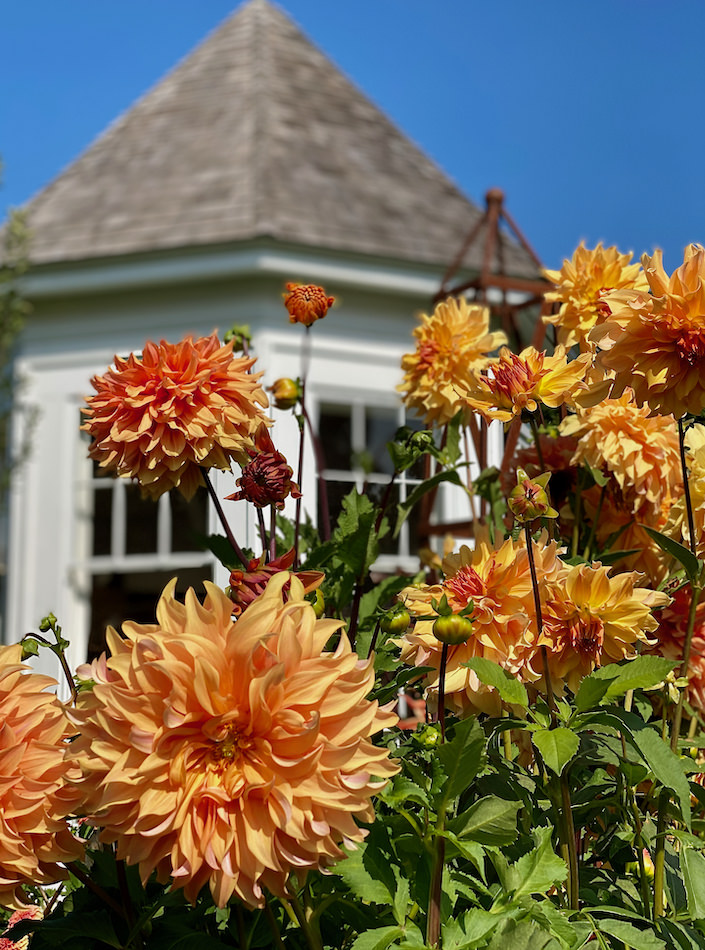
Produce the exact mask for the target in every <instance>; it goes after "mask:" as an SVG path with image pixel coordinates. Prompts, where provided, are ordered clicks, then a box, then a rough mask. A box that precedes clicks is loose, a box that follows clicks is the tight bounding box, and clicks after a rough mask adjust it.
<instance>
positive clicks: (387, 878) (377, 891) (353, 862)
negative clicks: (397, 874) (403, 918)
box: [331, 842, 395, 904]
mask: <svg viewBox="0 0 705 950" xmlns="http://www.w3.org/2000/svg"><path fill="white" fill-rule="evenodd" d="M343 850H345V849H343ZM345 854H346V857H345V858H343V859H342V861H339V862H338V863H337V864H336V865H335V866H334V867H333V868H332V869H331V870H332V871H333V873H334V874H337V875H339V877H342V879H343V880H344V881H345V883H346V884H347V885H348V887H349V888H350V890H351V891H352V892H353V894H355V895H356V896H357V897H359V898H360V899H361V900H363V901H369V902H370V903H373V904H389V903H391V901H392V899H393V892H394V890H395V885H394V875H393V873H392V870H391V868H390V866H389V861H388V859H387V858H386V856H385V855H384V854H382V853H381V852H380V851H379V850H378V849H375V848H370V847H369V845H368V844H367V843H366V842H363V843H362V844H358V846H357V848H356V849H355V851H345Z"/></svg>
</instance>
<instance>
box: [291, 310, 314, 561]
mask: <svg viewBox="0 0 705 950" xmlns="http://www.w3.org/2000/svg"><path fill="white" fill-rule="evenodd" d="M310 330H311V327H310V326H307V327H306V333H305V335H304V342H303V345H302V348H301V396H300V398H299V405H300V406H301V416H300V417H299V465H298V470H297V473H296V483H297V485H298V486H299V492H302V491H303V489H302V482H303V477H304V447H305V445H304V442H305V433H306V429H305V422H306V377H307V376H308V370H309V366H310V364H311V333H310ZM300 526H301V494H299V497H298V498H297V499H296V517H295V521H294V570H295V569H296V568H297V567H298V566H299V529H300Z"/></svg>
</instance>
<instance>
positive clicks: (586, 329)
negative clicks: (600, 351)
mask: <svg viewBox="0 0 705 950" xmlns="http://www.w3.org/2000/svg"><path fill="white" fill-rule="evenodd" d="M631 259H632V255H631V254H620V253H619V251H618V250H617V248H616V247H614V246H612V247H603V246H602V243H601V242H600V244H598V245H597V247H596V248H594V249H593V250H590V249H589V248H587V247H585V245H584V244H580V246H579V247H578V248H576V250H575V253H574V254H573V257H572V259H571V260H564V261H563V266H562V267H561V269H560V270H545V271H544V272H543V274H544V277H547V278H548V280H550V281H551V282H552V283H554V284H555V285H556V290H554V291H550V292H549V293H547V294H545V295H544V296H545V298H546V300H548V301H550V302H557V303H560V305H561V307H560V310H559V311H558V313H556V314H553V315H551V316H546V317H544V318H543V319H544V322H545V323H552V324H553V325H554V326H555V327H556V329H557V332H558V342H559V343H562V344H564V345H565V346H567V347H571V346H574V345H575V344H576V343H577V344H578V345H579V346H580V349H581V350H583V351H584V350H587V349H592V348H594V347H593V346H591V344H590V342H589V340H588V334H589V333H590V331H591V330H592V329H593V327H595V326H597V325H598V324H600V323H603V322H604V321H605V320H606V319H607V317H609V315H610V308H609V305H608V304H607V302H606V300H605V296H606V295H607V294H608V293H609V292H610V291H611V290H622V289H629V290H643V291H647V290H648V284H647V282H646V277H645V276H644V272H643V271H642V269H641V265H640V264H630V263H629V262H630V261H631Z"/></svg>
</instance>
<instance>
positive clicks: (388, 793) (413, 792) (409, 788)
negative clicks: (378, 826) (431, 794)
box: [378, 775, 429, 808]
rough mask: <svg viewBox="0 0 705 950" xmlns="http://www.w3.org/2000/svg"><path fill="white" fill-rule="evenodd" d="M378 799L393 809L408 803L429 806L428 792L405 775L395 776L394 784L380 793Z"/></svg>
mask: <svg viewBox="0 0 705 950" xmlns="http://www.w3.org/2000/svg"><path fill="white" fill-rule="evenodd" d="M378 797H379V798H381V799H382V801H384V802H386V803H387V804H388V805H391V807H392V808H397V807H398V806H399V805H405V804H406V803H407V802H418V803H419V805H428V803H429V802H428V795H427V794H426V790H425V789H423V788H421V786H420V785H417V784H416V782H412V781H411V779H410V778H406V776H404V775H397V776H395V777H394V779H393V780H392V782H391V783H390V784H389V785H387V787H386V788H385V789H383V790H382V791H381V792H380V793H379V796H378Z"/></svg>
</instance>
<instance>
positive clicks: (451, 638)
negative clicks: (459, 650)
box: [433, 614, 472, 646]
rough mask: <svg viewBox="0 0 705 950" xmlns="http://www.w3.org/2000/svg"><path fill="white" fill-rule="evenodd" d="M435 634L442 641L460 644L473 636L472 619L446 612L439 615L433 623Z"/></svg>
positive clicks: (454, 644)
mask: <svg viewBox="0 0 705 950" xmlns="http://www.w3.org/2000/svg"><path fill="white" fill-rule="evenodd" d="M433 635H434V637H435V638H436V639H437V640H440V641H441V643H447V644H448V646H458V644H460V643H465V642H466V641H467V640H469V639H470V637H471V636H472V620H470V618H469V617H462V616H461V615H460V614H446V615H445V616H441V617H438V618H437V619H436V620H435V621H434V623H433Z"/></svg>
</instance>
